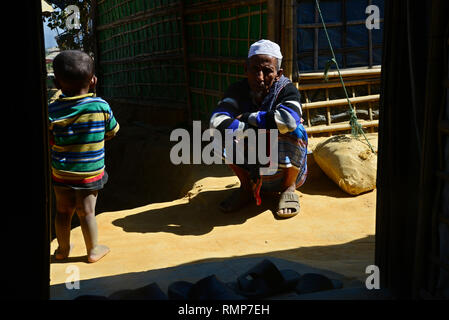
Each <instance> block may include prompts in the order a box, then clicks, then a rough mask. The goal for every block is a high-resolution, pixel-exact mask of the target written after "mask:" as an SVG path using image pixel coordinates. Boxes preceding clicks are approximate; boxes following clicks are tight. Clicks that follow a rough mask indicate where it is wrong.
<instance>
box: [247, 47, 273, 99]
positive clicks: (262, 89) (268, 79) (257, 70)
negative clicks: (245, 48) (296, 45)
mask: <svg viewBox="0 0 449 320" xmlns="http://www.w3.org/2000/svg"><path fill="white" fill-rule="evenodd" d="M245 72H246V76H247V77H248V83H249V86H250V88H251V91H253V92H254V93H255V94H256V95H257V96H261V97H265V96H266V95H267V94H268V92H269V91H270V88H271V86H272V85H273V83H274V82H275V81H277V80H278V79H279V78H280V76H281V75H282V69H281V70H279V71H277V59H276V58H274V57H271V56H268V55H264V54H258V55H254V56H252V57H251V58H249V62H248V64H246V65H245Z"/></svg>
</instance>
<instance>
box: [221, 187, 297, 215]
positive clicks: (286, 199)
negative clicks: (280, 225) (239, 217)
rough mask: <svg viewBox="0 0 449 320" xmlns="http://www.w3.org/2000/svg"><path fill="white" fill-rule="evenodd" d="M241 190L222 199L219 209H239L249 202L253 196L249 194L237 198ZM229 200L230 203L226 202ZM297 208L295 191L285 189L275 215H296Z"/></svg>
mask: <svg viewBox="0 0 449 320" xmlns="http://www.w3.org/2000/svg"><path fill="white" fill-rule="evenodd" d="M241 192H244V191H242V190H235V191H234V193H233V194H232V195H231V197H230V198H229V199H226V200H224V201H223V202H222V203H221V204H220V209H221V210H222V211H223V212H226V213H229V212H234V211H237V210H238V209H240V208H241V207H243V206H244V205H246V204H247V203H249V202H250V201H251V200H253V197H251V196H247V197H244V198H239V197H241V194H240V193H241ZM229 201H230V202H231V204H229V203H227V202H229ZM232 202H238V203H237V204H232ZM299 208H300V206H299V197H298V194H297V193H296V192H289V191H285V192H283V193H281V196H280V198H279V204H278V209H277V212H276V215H277V216H278V217H279V218H291V217H294V216H296V215H297V214H298V213H299ZM285 209H290V212H289V213H287V212H284V211H286V210H285Z"/></svg>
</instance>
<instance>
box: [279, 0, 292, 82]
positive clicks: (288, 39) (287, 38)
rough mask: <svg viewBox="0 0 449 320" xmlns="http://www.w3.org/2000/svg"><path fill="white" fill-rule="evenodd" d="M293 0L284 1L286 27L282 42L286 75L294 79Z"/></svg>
mask: <svg viewBox="0 0 449 320" xmlns="http://www.w3.org/2000/svg"><path fill="white" fill-rule="evenodd" d="M293 1H294V0H285V1H284V8H283V9H284V14H283V18H284V28H283V30H282V31H283V32H284V34H283V37H282V39H283V43H282V48H281V50H282V55H283V59H282V60H283V61H282V63H283V69H284V76H286V77H288V78H290V80H291V79H292V71H293V31H294V30H293Z"/></svg>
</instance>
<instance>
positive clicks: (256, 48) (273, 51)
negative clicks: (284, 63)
mask: <svg viewBox="0 0 449 320" xmlns="http://www.w3.org/2000/svg"><path fill="white" fill-rule="evenodd" d="M256 54H266V55H269V56H272V57H274V58H278V59H282V54H281V48H280V47H279V45H278V44H277V43H274V42H272V41H270V40H265V39H262V40H259V41H257V42H254V43H253V44H252V45H251V47H249V52H248V58H250V57H252V56H254V55H256Z"/></svg>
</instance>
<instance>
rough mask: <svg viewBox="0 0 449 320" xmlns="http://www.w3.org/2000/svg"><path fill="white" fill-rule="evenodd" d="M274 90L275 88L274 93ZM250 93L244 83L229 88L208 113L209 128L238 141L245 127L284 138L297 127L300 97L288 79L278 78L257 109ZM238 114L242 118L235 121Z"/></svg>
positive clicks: (237, 83) (299, 119)
mask: <svg viewBox="0 0 449 320" xmlns="http://www.w3.org/2000/svg"><path fill="white" fill-rule="evenodd" d="M276 86H279V89H278V90H279V91H278V92H276V88H275V87H276ZM250 91H251V89H250V87H249V84H248V80H247V79H243V80H241V81H239V82H236V83H234V84H232V85H231V86H230V87H229V89H228V90H227V92H226V93H225V95H224V98H223V99H222V100H221V101H220V102H219V103H218V107H217V108H216V109H215V110H214V111H213V112H212V115H211V118H210V123H209V124H210V128H214V129H217V130H219V131H220V133H222V135H224V133H225V129H231V130H232V131H233V132H234V135H235V136H236V137H237V139H239V138H240V137H243V136H244V131H245V130H246V129H248V128H249V127H253V128H258V129H278V130H279V133H281V134H284V133H289V132H293V131H295V130H296V129H297V127H298V126H301V116H302V110H301V102H300V95H299V92H298V90H297V89H296V87H295V86H294V85H293V84H292V83H291V82H290V81H289V80H288V78H286V77H284V76H282V77H281V79H280V81H279V83H275V84H274V85H273V88H272V90H271V92H270V95H269V96H267V97H266V98H265V100H264V101H263V103H262V106H261V107H260V106H256V104H255V103H254V102H253V99H252V97H251V94H250ZM240 114H243V117H242V118H241V119H240V120H237V119H236V116H238V115H240Z"/></svg>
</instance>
